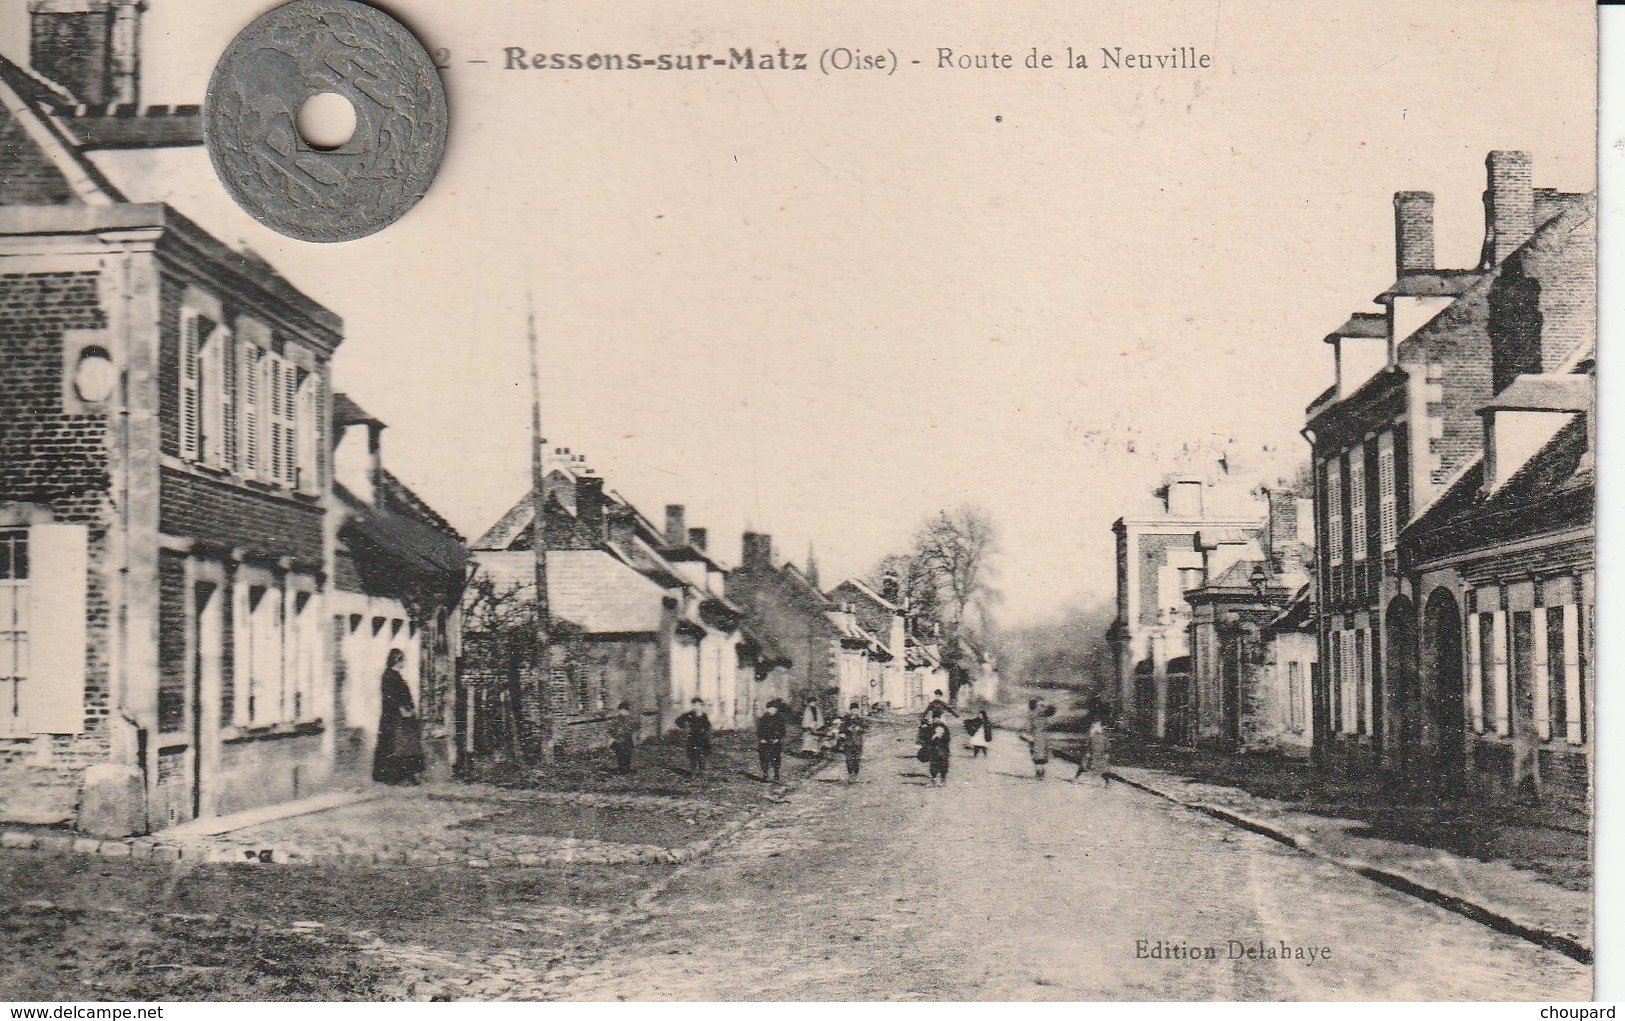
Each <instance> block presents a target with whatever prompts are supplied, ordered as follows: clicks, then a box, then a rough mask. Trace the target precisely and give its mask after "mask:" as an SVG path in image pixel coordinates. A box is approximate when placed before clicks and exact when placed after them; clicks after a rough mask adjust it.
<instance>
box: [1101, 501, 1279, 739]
mask: <svg viewBox="0 0 1625 1021" xmlns="http://www.w3.org/2000/svg"><path fill="white" fill-rule="evenodd" d="M1212 475H1213V476H1214V477H1209V476H1208V475H1203V474H1195V473H1186V474H1177V475H1174V476H1172V477H1170V478H1169V479H1168V481H1167V483H1166V484H1165V485H1164V486H1163V487H1162V488H1161V489H1160V490H1159V491H1158V493H1157V498H1158V504H1157V505H1156V507H1155V509H1154V510H1148V511H1146V512H1144V513H1136V514H1131V515H1126V516H1124V517H1122V518H1119V519H1118V520H1117V522H1116V523H1115V524H1113V525H1112V532H1113V534H1114V535H1115V536H1116V541H1117V618H1116V620H1115V621H1113V623H1112V626H1111V629H1110V630H1109V632H1108V635H1107V637H1108V640H1109V641H1110V643H1111V646H1112V659H1113V662H1114V663H1115V664H1116V670H1117V678H1116V698H1117V703H1118V707H1119V717H1118V718H1119V720H1120V722H1121V725H1122V726H1125V727H1127V728H1128V729H1129V730H1131V731H1133V732H1134V733H1136V734H1140V735H1142V736H1145V737H1151V738H1155V739H1156V740H1167V741H1171V742H1174V743H1185V742H1187V741H1189V740H1190V738H1191V734H1192V731H1191V728H1192V726H1193V725H1194V720H1193V717H1192V713H1193V710H1194V701H1193V699H1194V697H1195V692H1194V689H1193V686H1192V673H1191V651H1190V636H1189V629H1190V622H1191V616H1190V604H1189V603H1187V602H1186V600H1185V593H1186V592H1187V591H1189V590H1191V589H1194V588H1198V587H1200V586H1201V584H1202V583H1203V581H1204V580H1205V579H1207V578H1216V577H1218V576H1219V575H1221V574H1223V573H1224V572H1225V571H1226V570H1228V569H1229V568H1230V566H1231V565H1232V564H1234V563H1236V562H1237V561H1239V560H1241V559H1243V558H1244V557H1246V556H1248V555H1251V556H1253V557H1255V558H1256V557H1257V556H1258V555H1259V540H1260V537H1261V536H1262V535H1263V534H1264V532H1265V527H1266V524H1267V515H1266V511H1265V508H1264V507H1263V506H1262V505H1261V504H1259V503H1258V501H1257V500H1256V499H1255V498H1254V497H1253V495H1252V494H1251V492H1249V491H1247V487H1245V486H1243V485H1241V484H1240V483H1239V482H1237V481H1236V480H1233V479H1229V478H1228V477H1227V476H1226V475H1225V474H1224V473H1223V472H1222V471H1219V472H1215V473H1212ZM1214 496H1217V497H1219V498H1220V499H1222V500H1223V501H1224V503H1225V506H1224V507H1223V508H1222V509H1221V508H1210V507H1209V506H1208V504H1209V502H1210V499H1211V498H1212V497H1214ZM1212 502H1214V503H1218V502H1219V501H1218V500H1213V501H1212Z"/></svg>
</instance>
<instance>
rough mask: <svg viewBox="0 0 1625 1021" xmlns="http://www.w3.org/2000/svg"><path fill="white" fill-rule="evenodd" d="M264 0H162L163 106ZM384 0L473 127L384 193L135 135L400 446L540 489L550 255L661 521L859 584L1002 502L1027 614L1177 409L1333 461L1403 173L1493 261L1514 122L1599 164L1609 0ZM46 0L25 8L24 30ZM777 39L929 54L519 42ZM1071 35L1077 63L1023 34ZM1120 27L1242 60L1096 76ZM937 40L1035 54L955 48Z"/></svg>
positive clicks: (183, 95) (572, 354)
mask: <svg viewBox="0 0 1625 1021" xmlns="http://www.w3.org/2000/svg"><path fill="white" fill-rule="evenodd" d="M268 6H270V5H268V4H264V3H260V2H254V0H214V2H212V3H210V4H208V5H197V4H194V3H190V2H182V0H149V9H148V13H147V15H146V22H145V31H144V51H143V53H144V62H145V68H144V72H145V73H144V88H145V97H144V98H145V101H147V102H151V103H195V102H198V101H200V99H201V97H202V94H203V91H204V87H205V85H206V83H207V80H208V76H209V74H210V71H211V70H212V67H213V63H214V59H215V57H214V55H215V54H218V53H219V52H220V51H221V50H222V49H223V47H224V46H225V44H226V43H227V42H228V41H229V40H230V38H231V37H232V36H233V35H234V34H235V33H236V32H237V31H238V30H239V29H240V28H241V27H242V26H243V25H245V24H246V23H247V22H248V21H250V20H251V19H252V18H253V17H254V16H255V15H256V14H258V13H259V12H260V11H262V10H264V9H266V7H268ZM389 6H390V9H391V10H392V11H393V12H394V13H396V14H397V15H398V16H401V17H402V18H403V20H406V21H407V22H408V23H409V24H411V26H412V27H413V29H414V30H415V31H416V32H417V33H418V35H419V37H420V38H422V39H423V40H424V41H425V42H426V43H427V44H428V45H429V46H430V47H431V48H439V47H444V48H446V49H448V50H450V64H451V66H450V67H449V68H448V70H447V71H446V72H445V76H446V85H447V91H448V96H449V99H450V102H451V105H452V124H453V129H452V137H451V140H450V146H449V151H448V157H447V160H446V163H445V166H444V168H443V170H442V173H441V175H440V177H439V179H438V180H437V182H436V183H435V185H434V187H433V189H432V190H431V192H430V194H429V195H428V197H427V198H426V199H425V200H424V202H423V203H422V204H421V205H420V206H419V207H418V208H417V209H416V210H415V211H413V212H412V213H411V214H410V215H408V216H407V217H406V218H405V219H404V220H402V221H401V222H400V223H398V224H397V225H395V226H394V227H391V228H389V229H388V230H386V231H385V232H383V233H381V234H379V235H375V236H374V237H373V238H370V239H367V240H364V241H360V242H354V243H350V244H344V245H335V246H324V245H307V244H303V243H300V242H296V241H292V240H288V239H285V238H282V237H280V236H278V235H276V234H274V233H272V232H271V231H269V230H267V229H266V228H264V227H261V226H260V225H258V224H257V223H255V222H253V221H252V220H251V219H250V218H248V217H247V216H246V215H245V214H243V213H242V212H241V211H240V210H238V209H237V207H236V206H235V205H233V204H232V202H231V200H230V199H229V198H228V197H227V196H226V194H225V192H224V191H223V189H222V188H221V187H220V184H219V182H218V181H217V180H216V179H214V177H213V171H212V169H211V168H210V165H209V162H208V159H207V156H206V154H205V153H204V152H203V151H202V150H201V149H190V150H179V151H173V152H167V153H162V154H127V155H123V156H120V157H119V160H120V170H121V172H122V173H123V174H124V175H126V176H138V177H140V178H141V179H143V180H144V181H145V185H144V188H147V189H151V190H152V192H153V193H154V196H155V197H162V198H164V199H166V200H168V201H171V202H172V203H173V204H174V205H175V206H176V207H177V208H179V209H180V210H181V211H182V212H184V213H185V214H186V215H188V216H190V217H192V218H193V219H195V220H197V221H199V222H200V223H202V224H203V225H204V226H206V227H208V228H209V229H210V230H211V231H213V232H214V233H216V234H217V235H218V236H220V237H221V238H222V239H224V240H226V241H228V242H231V243H236V242H237V241H239V240H241V241H244V242H246V243H247V244H249V245H250V246H252V247H253V248H254V249H255V250H256V251H257V252H259V253H260V254H261V255H263V256H264V257H266V258H268V259H269V260H271V261H272V262H273V263H274V264H275V265H276V266H277V267H278V268H279V269H280V270H281V271H282V272H283V274H284V275H285V276H287V277H288V278H289V279H290V280H291V281H293V282H294V283H295V284H296V285H297V286H299V287H300V288H301V289H303V290H304V291H306V292H307V293H308V294H310V295H311V296H312V297H314V298H316V299H317V300H319V301H321V302H323V303H324V304H326V305H327V306H329V307H330V308H332V309H333V310H334V311H335V312H337V313H338V314H340V315H341V316H342V317H343V318H344V320H345V322H346V340H345V343H344V346H343V348H342V350H341V353H340V354H339V356H338V359H337V362H336V365H335V369H336V374H335V378H336V385H337V386H338V388H339V389H342V390H344V391H346V392H348V393H349V394H350V395H351V396H353V397H354V398H355V399H356V400H357V401H358V402H359V403H361V404H362V405H363V406H364V407H366V408H367V409H368V410H369V411H371V412H373V413H374V414H376V415H377V416H378V417H380V418H382V419H383V420H385V421H386V422H387V423H389V426H390V428H389V430H388V432H387V433H386V434H385V441H384V442H385V451H384V452H385V458H386V461H387V463H388V464H389V466H390V468H391V470H393V471H394V472H395V473H396V474H397V475H399V476H401V477H402V478H403V479H404V480H406V482H407V483H408V484H409V485H411V486H412V487H413V488H414V489H416V490H417V491H418V492H419V493H420V494H421V495H422V496H423V497H425V498H426V499H427V500H428V501H429V502H430V503H432V504H433V505H434V506H435V507H436V508H438V509H439V510H441V511H442V513H444V514H445V515H446V516H447V517H448V518H449V519H450V520H451V521H452V522H453V523H454V524H455V525H456V526H457V527H458V528H459V529H461V530H462V531H463V532H464V533H465V535H467V536H469V537H470V538H472V537H474V536H477V535H478V534H479V533H480V532H482V531H484V530H485V529H486V528H487V527H488V526H489V525H490V524H492V523H493V522H494V521H495V520H496V519H497V518H498V517H500V516H501V515H502V513H503V512H504V511H506V510H507V509H508V507H509V506H510V505H511V504H512V503H513V502H514V501H515V500H516V499H517V498H518V497H519V496H520V495H521V494H522V493H523V491H524V489H525V482H526V477H527V472H528V458H529V448H528V443H529V432H528V429H529V401H530V397H529V386H528V381H527V379H526V364H527V363H526V347H525V330H526V314H527V312H526V307H527V299H526V295H527V293H529V294H530V295H531V296H532V301H533V303H534V307H535V313H536V317H537V321H538V323H539V326H540V331H539V332H540V341H541V352H542V363H543V376H544V382H543V389H544V418H545V422H546V425H545V431H546V432H547V435H548V437H549V439H550V441H551V442H552V443H553V444H555V445H559V446H568V447H570V448H572V449H573V450H575V451H577V452H580V453H584V454H586V455H587V456H588V458H589V460H590V462H591V463H592V464H593V465H594V466H595V467H596V468H597V469H598V471H599V472H600V473H601V474H603V475H604V476H605V477H606V478H607V479H608V480H609V484H610V485H611V486H612V487H614V488H615V489H617V490H619V491H620V492H621V493H622V494H623V495H625V496H626V497H627V498H628V499H630V500H632V501H633V502H634V503H636V504H638V505H639V506H640V507H641V508H642V509H643V510H644V511H645V512H646V513H647V514H649V515H650V516H651V517H652V518H655V519H657V520H658V519H659V518H660V517H661V515H662V508H663V506H664V505H665V504H668V503H682V504H685V505H687V507H688V518H689V522H690V524H692V525H697V526H704V527H707V528H709V529H710V533H711V536H712V545H713V549H715V550H717V551H719V552H720V554H721V555H722V556H723V557H724V558H725V559H729V558H731V559H737V557H738V543H739V539H738V537H739V533H740V532H741V531H742V530H744V529H746V528H753V529H756V530H760V531H767V532H770V533H771V534H772V535H773V536H774V537H775V540H776V545H777V548H778V551H779V553H780V554H781V555H783V556H789V557H793V558H794V559H796V560H797V561H798V562H799V561H800V560H801V559H802V558H803V557H804V556H805V555H806V552H807V550H808V549H809V547H811V548H815V549H816V551H817V556H818V560H819V564H820V567H821V569H822V572H823V576H824V578H825V579H826V580H827V581H831V582H833V581H835V580H838V578H839V577H841V576H844V575H849V574H861V573H864V572H866V571H867V570H868V568H869V567H870V566H871V565H872V564H873V563H874V562H875V561H876V560H877V559H878V558H879V557H880V556H881V555H883V554H885V553H887V552H890V551H893V550H896V549H900V548H902V547H904V546H905V545H906V544H907V542H908V538H909V536H910V534H911V532H912V531H913V530H914V528H915V526H916V525H917V524H918V523H919V522H920V521H921V520H922V519H924V518H926V517H927V516H929V515H930V514H932V513H934V512H935V511H937V510H939V509H941V508H945V507H953V506H957V505H960V504H966V503H969V504H976V505H979V506H981V507H982V508H984V509H985V510H986V511H987V512H988V514H989V515H990V516H991V517H992V518H993V520H994V521H995V523H996V524H997V526H998V528H999V530H1000V532H1001V535H1002V552H1001V555H1000V557H999V559H998V561H997V566H998V569H999V577H998V585H999V588H1000V589H1001V590H1002V592H1003V601H1002V603H1001V605H1000V606H999V609H998V617H999V619H1000V620H1001V621H1002V622H1003V623H1006V624H1020V623H1024V622H1027V621H1030V620H1033V619H1036V618H1040V617H1043V616H1046V615H1048V614H1051V613H1054V612H1056V611H1057V610H1059V609H1061V608H1063V607H1065V606H1068V605H1074V604H1082V603H1089V602H1093V601H1096V600H1099V599H1103V598H1106V597H1108V596H1109V595H1110V593H1111V591H1112V587H1113V566H1112V563H1113V560H1112V558H1113V548H1112V535H1111V531H1110V528H1111V524H1112V522H1113V521H1114V520H1115V519H1116V518H1117V517H1119V516H1120V515H1122V514H1123V513H1124V512H1125V511H1127V510H1131V509H1132V508H1134V507H1136V506H1140V505H1143V502H1144V500H1145V499H1146V497H1147V495H1148V493H1149V492H1150V491H1151V490H1152V489H1153V488H1154V487H1155V486H1156V485H1157V483H1158V482H1159V481H1160V479H1161V477H1162V475H1163V474H1164V473H1165V472H1167V471H1169V470H1171V469H1172V468H1174V467H1176V465H1175V463H1174V461H1175V456H1176V455H1177V453H1178V451H1179V449H1180V448H1181V446H1182V445H1183V444H1186V443H1192V442H1194V443H1198V444H1204V445H1208V446H1213V445H1216V444H1217V445H1224V444H1230V445H1233V446H1234V447H1235V448H1236V449H1237V450H1238V451H1244V452H1247V453H1249V454H1251V455H1252V456H1253V457H1254V459H1255V460H1258V459H1262V460H1267V461H1271V462H1272V463H1275V464H1278V465H1281V466H1283V467H1282V470H1283V471H1285V470H1288V469H1289V467H1290V464H1291V462H1292V461H1293V460H1295V459H1301V458H1303V457H1306V456H1307V446H1306V445H1305V444H1304V442H1303V440H1302V439H1301V438H1300V437H1299V435H1298V430H1299V429H1301V428H1302V425H1303V409H1304V407H1305V406H1306V405H1307V404H1308V403H1309V402H1310V401H1311V400H1312V399H1313V398H1314V397H1315V396H1316V395H1317V394H1319V393H1320V392H1321V391H1322V390H1323V389H1324V388H1325V387H1326V386H1327V385H1329V383H1330V382H1331V373H1332V362H1331V354H1330V349H1329V348H1328V347H1326V346H1325V345H1324V344H1323V343H1321V338H1322V337H1324V336H1325V334H1326V333H1328V332H1329V331H1330V330H1332V329H1333V328H1335V327H1336V326H1338V325H1339V324H1340V323H1341V322H1342V321H1343V320H1344V319H1345V318H1346V317H1347V316H1348V314H1349V313H1351V312H1354V311H1357V310H1374V307H1373V306H1371V305H1370V300H1371V298H1372V296H1374V295H1376V294H1377V293H1378V292H1379V291H1381V290H1382V289H1383V288H1384V287H1385V286H1386V285H1387V284H1388V283H1390V282H1391V279H1392V275H1393V247H1392V246H1393V209H1392V196H1393V193H1394V192H1395V191H1400V190H1431V191H1434V192H1435V193H1436V194H1437V197H1438V201H1437V207H1436V210H1437V231H1438V256H1439V261H1440V264H1441V265H1446V266H1468V265H1472V264H1474V263H1475V262H1476V260H1477V255H1478V248H1479V245H1480V243H1481V240H1482V234H1483V224H1482V206H1481V199H1480V196H1481V192H1482V190H1483V187H1484V169H1483V161H1484V156H1485V154H1486V153H1487V152H1488V151H1489V150H1491V149H1498V148H1501V149H1526V150H1529V151H1531V152H1532V153H1533V155H1534V164H1535V179H1536V182H1535V183H1536V184H1537V185H1540V186H1549V187H1557V188H1561V189H1563V190H1568V191H1584V190H1590V189H1592V188H1594V187H1595V170H1594V167H1595V159H1596V156H1595V153H1596V148H1595V142H1594V131H1595V128H1594V120H1595V84H1594V83H1595V78H1594V61H1593V55H1594V52H1595V41H1594V38H1595V37H1594V8H1592V7H1591V6H1589V5H1588V4H1585V3H1581V2H1533V0H1527V2H1526V0H1463V2H1460V3H1456V2H1438V3H1430V4H1425V5H1421V4H1413V3H1410V2H1393V3H1389V2H1379V3H1367V2H1361V3H1352V4H1342V5H1337V6H1336V7H1328V6H1326V5H1305V4H1300V3H1267V2H1261V0H1254V2H1240V0H1225V2H1222V3H1221V2H1219V0H1203V2H1197V0H1189V2H1186V0H1157V2H1152V3H1144V2H1128V0H1118V2H1095V3H1090V4H1077V3H1075V2H1071V0H1067V2H1059V0H1057V2H1050V0H1026V2H1022V3H1017V4H1009V3H1001V4H993V3H971V4H966V5H959V8H958V9H956V11H955V12H954V13H953V14H951V15H950V14H946V13H944V11H943V10H942V8H941V5H940V4H936V3H927V2H924V0H898V2H894V3H891V4H888V5H884V9H883V10H877V9H875V5H868V4H857V3H850V2H830V3H824V4H816V5H815V4H798V5H794V7H793V8H792V7H791V6H790V5H763V4H759V3H747V2H743V0H707V2H705V3H703V4H702V3H697V2H692V0H669V2H661V3H644V2H642V0H627V2H623V3H616V4H602V3H590V2H586V0H544V2H539V3H532V2H525V3H520V2H516V0H515V2H507V3H504V2H502V0H459V2H458V3H456V4H447V3H443V2H432V0H395V2H394V3H392V4H391V5H389ZM23 8H24V5H23V4H22V3H21V2H20V0H5V2H4V4H3V6H0V51H3V52H5V53H6V54H7V55H8V56H11V57H13V58H15V59H22V58H25V57H26V49H27V43H26V19H25V17H24V15H23V13H22V12H23ZM780 45H783V46H785V47H786V48H787V49H788V50H790V51H791V52H803V51H804V52H808V53H809V54H811V59H812V60H813V61H815V62H816V60H817V57H818V55H819V53H820V52H821V51H823V50H824V49H826V48H829V47H840V46H845V47H851V48H857V49H862V50H864V51H865V52H869V53H879V52H882V51H887V52H892V53H895V54H896V55H897V57H898V58H900V59H901V60H902V62H903V63H902V65H901V66H900V67H899V68H898V69H897V71H896V73H895V74H892V75H881V74H875V73H873V72H867V73H859V72H848V73H846V74H836V75H829V76H826V75H822V74H819V73H817V72H816V71H814V72H811V73H807V74H796V73H793V72H768V71H757V72H746V71H731V72H722V73H718V72H713V73H711V74H692V75H682V74H677V73H673V74H660V73H656V74H653V75H650V74H648V73H641V74H629V73H624V72H623V73H621V74H612V73H596V74H594V73H589V72H577V73H571V72H555V71H510V70H505V69H503V57H504V47H509V46H517V47H522V48H524V49H525V50H527V52H537V51H543V52H550V51H571V52H576V51H579V52H630V51H640V52H643V53H659V52H676V53H686V52H726V49H727V48H728V47H730V46H732V47H735V48H739V49H743V48H744V47H746V46H750V47H753V48H754V49H755V50H756V51H757V52H761V51H762V50H764V49H768V48H771V49H774V50H776V49H777V48H778V46H780ZM1068 46H1071V47H1072V48H1073V49H1074V50H1077V51H1080V52H1084V53H1086V54H1088V55H1089V56H1090V58H1091V67H1090V69H1088V70H1084V71H1070V70H1063V69H1060V68H1059V67H1056V68H1054V69H1051V70H1047V71H1027V70H1025V69H1024V68H1022V67H1021V66H1020V65H1021V64H1022V62H1023V60H1022V58H1023V57H1024V56H1025V55H1026V54H1027V52H1028V50H1029V49H1030V48H1033V47H1036V48H1037V49H1038V50H1039V52H1040V53H1049V54H1051V55H1053V56H1054V57H1055V61H1056V63H1057V64H1059V63H1060V62H1061V61H1062V59H1063V55H1064V54H1065V53H1066V50H1067V47H1068ZM1103 46H1122V47H1123V48H1124V49H1125V50H1126V51H1130V50H1132V51H1146V52H1169V51H1170V50H1172V48H1173V47H1176V46H1189V47H1193V48H1194V49H1195V50H1197V51H1199V52H1205V53H1210V54H1211V55H1212V67H1211V68H1209V69H1208V70H1205V71H1202V70H1199V71H1162V72H1158V71H1128V70H1107V69H1104V68H1102V67H1100V66H1099V60H1098V54H1099V50H1100V48H1101V47H1103ZM939 47H948V48H951V49H953V50H955V51H956V52H964V53H977V52H987V51H989V50H997V51H1000V52H1006V53H1010V54H1012V55H1013V56H1014V57H1015V60H1014V63H1015V64H1016V65H1017V66H1016V67H1015V68H1013V69H1011V70H999V71H993V70H945V69H939V68H937V67H936V66H934V65H935V64H936V57H937V51H938V48H939ZM916 59H917V60H920V61H922V63H921V64H920V65H914V64H912V63H911V61H912V60H916ZM471 60H485V61H488V63H484V64H474V63H469V61H471ZM141 197H147V195H145V194H143V195H142V196H141ZM1266 448H1268V450H1269V453H1268V454H1267V455H1266V454H1264V451H1265V449H1266Z"/></svg>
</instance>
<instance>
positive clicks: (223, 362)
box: [215, 328, 243, 472]
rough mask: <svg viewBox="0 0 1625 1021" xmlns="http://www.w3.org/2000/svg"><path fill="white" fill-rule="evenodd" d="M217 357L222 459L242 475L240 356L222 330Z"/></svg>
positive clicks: (218, 339) (216, 343) (223, 329)
mask: <svg viewBox="0 0 1625 1021" xmlns="http://www.w3.org/2000/svg"><path fill="white" fill-rule="evenodd" d="M215 358H216V360H217V361H219V363H220V460H221V463H222V465H223V466H224V467H225V468H227V469H228V470H230V471H233V472H241V471H242V468H243V464H242V455H241V443H240V441H241V439H242V426H241V425H240V424H239V423H238V414H237V409H238V408H239V407H240V406H241V403H242V395H241V393H240V388H239V387H238V385H237V378H238V370H239V365H238V362H239V358H240V356H239V354H238V351H237V342H236V339H235V338H233V337H232V335H231V331H230V330H227V329H225V328H221V329H220V331H219V337H218V338H217V339H216V341H215Z"/></svg>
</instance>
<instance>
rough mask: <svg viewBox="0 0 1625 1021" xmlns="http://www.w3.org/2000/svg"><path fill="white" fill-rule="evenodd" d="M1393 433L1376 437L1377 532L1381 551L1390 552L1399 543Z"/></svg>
mask: <svg viewBox="0 0 1625 1021" xmlns="http://www.w3.org/2000/svg"><path fill="white" fill-rule="evenodd" d="M1394 471H1395V468H1394V434H1393V433H1391V432H1385V433H1383V434H1382V435H1381V436H1379V437H1377V515H1378V518H1377V532H1378V534H1379V535H1380V537H1381V539H1382V551H1383V552H1384V553H1390V552H1392V551H1393V550H1394V549H1395V548H1397V546H1398V544H1399V498H1398V485H1397V480H1396V479H1395V477H1394Z"/></svg>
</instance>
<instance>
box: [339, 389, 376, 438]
mask: <svg viewBox="0 0 1625 1021" xmlns="http://www.w3.org/2000/svg"><path fill="white" fill-rule="evenodd" d="M359 422H370V423H373V424H376V425H383V424H384V422H383V420H382V419H380V418H377V417H375V416H373V415H370V414H368V413H367V410H366V409H365V408H363V407H362V406H361V405H359V404H357V403H356V402H355V401H354V400H352V399H351V398H350V395H349V394H345V393H335V394H333V427H334V428H335V429H342V428H344V427H345V426H347V425H355V424H357V423H359Z"/></svg>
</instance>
